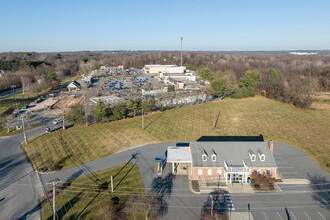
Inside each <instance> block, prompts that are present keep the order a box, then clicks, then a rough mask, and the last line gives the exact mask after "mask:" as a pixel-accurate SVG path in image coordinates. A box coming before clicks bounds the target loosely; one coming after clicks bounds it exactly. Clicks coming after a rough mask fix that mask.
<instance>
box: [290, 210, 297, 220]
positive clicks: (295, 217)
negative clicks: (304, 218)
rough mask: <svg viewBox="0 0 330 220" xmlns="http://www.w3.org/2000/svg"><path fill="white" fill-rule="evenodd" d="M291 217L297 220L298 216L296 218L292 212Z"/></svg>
mask: <svg viewBox="0 0 330 220" xmlns="http://www.w3.org/2000/svg"><path fill="white" fill-rule="evenodd" d="M291 215H292V217H293V218H294V219H295V220H297V218H296V216H294V214H293V213H292V212H291Z"/></svg>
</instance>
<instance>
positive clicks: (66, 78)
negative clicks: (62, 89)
mask: <svg viewBox="0 0 330 220" xmlns="http://www.w3.org/2000/svg"><path fill="white" fill-rule="evenodd" d="M78 79H81V76H80V75H77V76H70V77H65V78H64V79H63V80H62V81H61V82H60V84H61V85H62V84H64V83H67V82H71V81H74V80H78Z"/></svg>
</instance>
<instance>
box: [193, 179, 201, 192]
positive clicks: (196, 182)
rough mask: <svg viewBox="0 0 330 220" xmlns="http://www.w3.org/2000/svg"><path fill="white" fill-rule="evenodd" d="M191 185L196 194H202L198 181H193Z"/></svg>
mask: <svg viewBox="0 0 330 220" xmlns="http://www.w3.org/2000/svg"><path fill="white" fill-rule="evenodd" d="M191 185H192V188H193V190H194V191H195V192H200V190H199V184H198V180H192V181H191Z"/></svg>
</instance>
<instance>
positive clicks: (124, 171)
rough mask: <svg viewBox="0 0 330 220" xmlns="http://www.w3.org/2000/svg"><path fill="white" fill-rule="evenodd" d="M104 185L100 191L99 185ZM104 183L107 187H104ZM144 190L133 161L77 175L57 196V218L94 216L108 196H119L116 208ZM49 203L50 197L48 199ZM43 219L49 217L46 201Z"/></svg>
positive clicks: (109, 197) (49, 212)
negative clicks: (111, 180)
mask: <svg viewBox="0 0 330 220" xmlns="http://www.w3.org/2000/svg"><path fill="white" fill-rule="evenodd" d="M111 175H112V176H113V182H114V184H113V186H114V189H115V190H114V193H113V195H111V194H110V191H111V186H110V184H109V185H108V183H109V182H110V176H111ZM100 185H103V186H106V187H105V188H103V190H101V191H100V192H99V186H100ZM107 186H108V187H109V188H108V189H107ZM140 193H144V187H143V183H142V179H141V176H140V172H139V169H138V167H137V166H136V165H135V164H132V163H127V164H122V165H119V166H116V167H113V168H110V169H107V170H104V171H101V172H97V173H94V174H93V175H89V176H85V177H80V178H77V179H75V180H73V181H72V183H71V185H70V186H69V187H67V188H66V189H64V190H63V191H61V192H60V193H59V194H58V195H57V196H56V206H55V207H56V212H57V214H58V217H59V219H93V218H94V217H95V216H97V215H98V214H99V213H100V210H101V209H102V208H103V207H105V206H106V205H107V204H108V203H109V201H110V200H111V198H114V197H118V198H119V204H118V205H119V207H121V206H122V205H123V204H124V203H125V201H126V200H127V199H128V198H129V195H130V194H140ZM49 199H50V201H51V202H52V198H51V197H50V198H49ZM41 206H42V212H41V214H42V219H52V217H53V216H52V209H51V207H50V205H49V202H48V201H47V200H45V201H43V202H42V204H41Z"/></svg>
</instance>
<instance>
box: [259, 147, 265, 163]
mask: <svg viewBox="0 0 330 220" xmlns="http://www.w3.org/2000/svg"><path fill="white" fill-rule="evenodd" d="M258 155H259V160H260V161H265V154H264V153H263V152H262V151H261V150H260V149H259V150H258Z"/></svg>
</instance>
